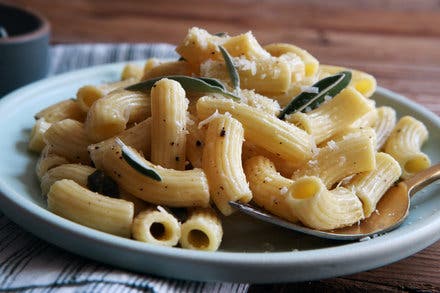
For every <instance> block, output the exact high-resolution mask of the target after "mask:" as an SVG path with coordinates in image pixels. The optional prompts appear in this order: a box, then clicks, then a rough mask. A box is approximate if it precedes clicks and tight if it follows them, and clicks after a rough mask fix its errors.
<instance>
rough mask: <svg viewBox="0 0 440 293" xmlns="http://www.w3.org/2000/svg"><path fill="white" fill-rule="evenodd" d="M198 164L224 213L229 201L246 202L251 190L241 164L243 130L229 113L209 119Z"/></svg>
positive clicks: (228, 213) (228, 207) (212, 194)
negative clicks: (200, 160)
mask: <svg viewBox="0 0 440 293" xmlns="http://www.w3.org/2000/svg"><path fill="white" fill-rule="evenodd" d="M205 140H206V142H205V147H204V149H203V156H202V167H203V170H204V171H205V173H206V176H207V178H208V181H209V190H210V194H211V198H212V200H213V201H214V203H215V205H216V206H217V208H218V209H219V210H220V211H221V212H222V213H223V214H224V215H230V214H232V212H233V211H234V210H233V208H232V207H231V206H230V205H229V201H240V202H244V203H247V202H249V201H250V200H251V199H252V193H251V191H250V189H249V186H248V183H247V182H246V176H245V174H244V171H243V167H242V165H241V148H242V145H243V140H244V130H243V127H242V126H241V123H240V122H238V121H237V120H236V119H234V118H232V117H231V116H230V115H218V116H217V117H215V118H214V119H212V120H211V121H210V122H209V127H208V130H207V131H206V138H205Z"/></svg>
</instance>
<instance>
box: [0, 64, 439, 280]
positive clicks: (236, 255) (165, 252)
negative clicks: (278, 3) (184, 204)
mask: <svg viewBox="0 0 440 293" xmlns="http://www.w3.org/2000/svg"><path fill="white" fill-rule="evenodd" d="M126 63H127V62H119V63H112V64H106V65H99V66H94V67H90V68H85V69H80V70H75V71H71V72H67V73H64V74H60V75H57V76H53V77H50V78H47V79H44V80H40V81H37V82H35V83H32V84H30V85H27V86H25V87H23V88H20V89H18V90H15V91H13V92H11V93H10V94H8V95H6V96H4V97H3V98H1V99H0V114H1V113H2V112H4V110H5V109H7V108H8V106H11V104H12V103H16V102H17V101H20V96H23V97H25V96H26V93H28V92H33V91H39V90H41V89H42V88H44V87H48V86H50V87H53V84H57V83H60V82H61V83H65V82H67V81H68V80H69V79H76V78H78V76H79V77H80V78H84V76H85V75H87V74H97V75H100V74H104V73H105V72H107V71H108V72H110V71H115V70H116V69H117V68H119V67H122V66H123V65H124V64H126ZM376 92H377V93H378V94H380V95H382V96H385V97H386V99H390V100H392V101H393V102H395V103H399V104H403V105H404V106H406V107H410V108H412V109H413V110H415V112H416V114H418V115H422V116H424V117H426V119H427V120H430V121H431V122H432V123H433V124H434V126H436V127H439V128H440V118H439V117H438V116H437V115H436V114H435V113H433V112H432V111H430V110H428V109H426V108H424V107H423V106H421V105H419V104H417V103H416V102H413V101H411V100H409V99H407V98H405V97H404V96H402V95H400V94H397V93H395V92H393V91H391V90H388V89H385V88H382V87H377V90H376ZM0 117H3V116H1V115H0ZM2 120H4V118H0V122H1V121H2ZM1 124H2V123H1ZM20 198H21V199H23V197H22V196H20V194H19V193H18V192H16V191H15V190H14V189H13V188H12V187H10V186H8V183H7V182H5V181H4V179H3V178H2V177H0V203H1V205H0V207H3V206H5V207H9V208H8V209H6V210H4V208H1V209H2V210H3V213H4V214H5V215H6V216H8V218H10V219H11V220H13V221H14V222H17V223H18V224H19V225H20V226H21V227H22V228H24V229H25V230H27V231H29V230H28V229H27V228H26V227H23V226H22V225H21V224H23V222H25V221H21V219H19V218H18V217H17V211H20V213H26V218H28V217H29V215H30V218H29V219H34V220H35V221H39V223H40V224H41V225H43V226H46V227H50V226H51V227H52V228H58V229H61V230H63V231H64V233H67V234H72V233H73V234H72V235H73V236H76V237H79V238H81V239H84V240H85V241H90V242H95V243H96V244H97V245H103V246H105V247H107V248H109V249H118V250H119V249H125V250H127V249H128V250H129V252H131V253H141V254H147V255H153V254H154V255H155V256H158V257H166V258H171V259H172V260H173V261H195V262H199V263H205V264H211V265H222V266H226V267H229V266H239V267H247V266H253V267H257V268H260V269H262V270H264V269H268V268H284V267H286V266H301V265H302V264H304V263H307V264H308V266H313V265H323V264H328V265H332V264H335V263H338V261H339V262H340V261H341V258H342V259H343V263H351V262H362V261H364V263H365V264H367V265H366V266H365V265H364V266H363V267H362V266H360V269H358V270H353V269H350V270H348V271H345V272H343V274H346V273H354V272H358V271H362V270H365V269H372V268H375V267H377V266H381V265H386V264H388V263H391V262H393V261H396V260H399V259H402V258H404V257H407V256H409V255H412V254H413V253H415V252H417V251H419V250H421V249H423V248H425V247H427V246H429V245H431V244H433V243H434V242H436V241H437V240H439V239H440V233H438V231H440V217H439V216H438V214H439V213H440V211H439V212H437V213H433V214H432V215H431V216H430V217H429V219H430V218H432V219H431V220H430V221H423V223H424V224H423V225H418V224H420V223H416V224H413V226H412V228H411V230H415V232H412V233H411V232H409V233H407V234H405V235H403V236H401V237H399V239H398V241H396V239H395V238H396V237H398V235H394V234H391V233H389V234H386V235H383V236H381V237H378V238H376V239H371V240H369V241H365V242H351V243H349V244H346V245H343V246H336V247H327V248H318V249H313V250H304V251H295V252H292V251H283V252H229V251H228V252H227V251H216V252H203V251H193V250H187V249H181V248H174V247H173V248H169V247H161V246H155V245H148V244H147V245H146V244H145V243H142V242H138V241H135V240H132V239H126V238H122V237H118V236H114V235H111V234H107V233H104V232H101V231H98V230H94V229H92V228H88V227H85V226H82V225H80V224H77V223H74V222H71V221H69V220H67V219H64V218H62V217H60V216H57V215H55V214H52V213H51V212H49V211H48V210H46V209H45V208H43V207H40V206H38V205H37V204H35V203H33V202H32V201H30V200H27V199H26V200H25V201H20ZM11 208H12V209H15V212H12V211H11V210H10V209H11ZM10 211H11V212H10ZM426 219H428V218H426ZM419 226H420V227H419ZM29 232H31V233H32V234H34V235H35V234H37V237H39V238H42V239H44V240H46V241H48V242H51V243H54V241H53V239H48V238H47V237H45V236H44V235H40V234H41V233H35V231H29ZM436 234H437V236H436V237H433V235H436ZM421 239H423V240H422V241H420V240H421ZM420 242H422V244H420ZM371 243H374V245H371ZM55 244H56V245H57V243H55ZM63 248H64V249H66V248H65V247H63ZM353 248H355V249H353ZM67 250H70V251H72V250H71V249H67ZM395 250H399V251H401V250H405V251H406V252H405V253H400V254H399V255H398V256H395V257H390V256H389V254H390V253H392V252H393V251H395ZM377 251H380V254H381V255H383V256H384V257H385V256H388V258H387V261H386V262H385V263H383V262H382V263H380V264H378V263H377V262H376V263H374V264H373V263H372V262H371V261H368V258H370V257H372V256H377ZM72 252H74V253H77V254H81V255H83V256H84V255H85V256H87V257H89V258H90V256H89V255H87V254H84V253H82V252H78V251H72ZM92 258H93V257H92ZM99 261H101V262H102V261H103V260H102V259H99ZM336 275H341V274H339V273H338V274H328V273H327V274H323V275H319V276H317V278H322V277H332V276H336ZM177 277H178V276H177ZM317 278H314V277H312V278H307V280H312V279H317ZM201 279H203V278H201ZM197 280H200V278H197ZM220 280H221V281H240V280H244V279H243V278H242V277H239V276H237V278H232V279H227V280H225V279H220ZM267 280H269V281H275V282H280V281H291V280H306V279H295V278H292V279H291V280H286V279H274V280H271V279H270V278H269V279H267V278H266V279H264V278H263V279H258V280H252V281H254V282H260V281H262V282H265V281H267Z"/></svg>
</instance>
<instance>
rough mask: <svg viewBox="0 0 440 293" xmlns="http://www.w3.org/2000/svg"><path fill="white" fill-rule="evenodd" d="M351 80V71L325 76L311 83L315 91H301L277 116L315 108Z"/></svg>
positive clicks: (281, 117) (337, 92)
mask: <svg viewBox="0 0 440 293" xmlns="http://www.w3.org/2000/svg"><path fill="white" fill-rule="evenodd" d="M350 81H351V72H350V71H342V72H340V73H338V74H335V75H332V76H329V77H326V78H323V79H321V80H320V81H318V82H317V83H315V84H314V85H312V88H317V89H318V90H317V93H311V92H304V91H303V92H302V93H300V94H299V95H298V96H296V97H295V98H293V99H292V101H291V102H290V103H289V105H287V106H286V107H285V108H284V109H283V110H282V111H281V113H280V114H279V115H278V118H280V119H281V120H284V119H285V118H286V115H289V114H293V113H295V112H298V111H301V112H305V111H306V109H310V110H313V109H316V108H318V107H319V105H321V104H322V103H323V102H324V101H325V100H326V97H331V98H333V97H334V96H336V95H337V94H339V93H340V92H341V91H342V90H343V89H344V88H346V87H347V85H348V84H349V83H350Z"/></svg>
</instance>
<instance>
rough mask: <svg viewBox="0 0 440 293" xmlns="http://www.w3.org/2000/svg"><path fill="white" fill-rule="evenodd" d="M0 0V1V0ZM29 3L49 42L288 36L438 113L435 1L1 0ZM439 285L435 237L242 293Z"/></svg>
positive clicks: (439, 45)
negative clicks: (342, 269)
mask: <svg viewBox="0 0 440 293" xmlns="http://www.w3.org/2000/svg"><path fill="white" fill-rule="evenodd" d="M0 1H1V0H0ZM3 2H6V3H11V4H12V3H13V4H15V5H21V6H25V7H29V8H33V9H36V10H38V11H40V12H41V13H43V14H44V15H46V16H47V18H48V19H49V20H50V22H51V23H52V30H53V35H52V42H53V43H78V42H166V43H172V44H177V43H178V42H179V41H180V40H181V39H182V37H183V36H184V35H185V33H186V31H187V29H188V28H189V27H191V26H199V27H203V28H206V29H207V30H208V31H211V32H224V31H225V32H229V33H230V34H235V33H240V32H244V31H248V30H252V31H253V33H254V35H255V36H256V37H257V39H258V40H260V42H261V43H263V44H266V43H270V42H280V41H282V42H289V43H294V44H296V45H299V46H301V47H304V48H306V49H307V50H308V51H309V52H311V53H312V54H313V55H314V56H316V57H317V58H318V59H319V60H320V61H321V62H322V63H327V64H339V65H345V66H349V67H354V68H358V69H362V70H365V71H367V72H369V73H371V74H373V75H374V76H375V77H376V78H377V81H378V84H379V85H380V86H383V87H387V88H389V89H392V90H394V91H396V92H398V93H401V94H403V95H405V96H407V97H408V98H410V99H412V100H414V101H417V102H418V103H420V104H422V105H424V106H425V107H426V108H428V109H430V110H431V111H433V112H435V113H436V114H437V115H439V114H440V102H439V100H440V2H439V1H438V0H420V1H417V0H414V1H403V0H372V1H363V0H355V1H350V0H342V1H321V0H311V1H306V0H299V1H288V0H271V1H264V0H260V1H257V0H241V1H232V0H230V1H225V0H217V1H202V0H199V1H197V0H186V1H181V2H180V1H170V0H161V1H144V0H125V1H106V0H99V1H98V0H96V1H85V0H75V1H65V0H54V1H49V0H6V1H5V0H3ZM294 289H302V290H305V289H307V290H310V291H314V290H316V291H322V290H323V289H327V290H330V289H338V290H344V291H352V290H355V289H358V290H359V289H362V290H363V289H369V290H381V291H396V290H403V291H413V290H422V291H423V290H426V291H440V242H437V243H436V244H434V245H432V246H431V247H428V248H426V249H425V250H423V251H421V252H419V253H417V254H416V255H414V256H412V257H409V258H407V259H404V260H402V261H399V262H397V263H394V264H391V265H388V266H385V267H382V268H378V269H375V270H371V271H367V272H363V273H358V274H354V275H349V276H344V277H340V278H333V279H327V280H321V281H315V282H306V283H297V284H276V285H270V284H268V285H252V286H251V288H250V290H251V291H252V292H260V291H261V292H267V291H269V292H278V291H282V292H283V291H284V292H288V291H289V292H290V291H291V290H294Z"/></svg>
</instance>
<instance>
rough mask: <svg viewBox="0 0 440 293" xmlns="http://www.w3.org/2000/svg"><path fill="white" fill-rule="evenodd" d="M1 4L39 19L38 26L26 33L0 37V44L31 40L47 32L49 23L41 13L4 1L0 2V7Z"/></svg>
mask: <svg viewBox="0 0 440 293" xmlns="http://www.w3.org/2000/svg"><path fill="white" fill-rule="evenodd" d="M1 6H3V7H8V8H12V9H16V10H18V11H24V12H26V13H28V14H30V15H32V16H34V17H35V18H36V19H38V20H39V21H40V26H38V28H37V29H35V30H32V31H30V32H27V33H24V34H20V35H15V36H11V37H7V38H0V44H14V43H22V42H27V41H32V40H35V39H38V38H39V37H41V36H45V35H48V34H49V32H50V23H49V21H48V20H47V18H46V17H44V16H43V15H41V14H40V13H39V12H37V11H34V10H32V9H29V8H25V7H18V6H14V5H9V4H4V3H0V7H1Z"/></svg>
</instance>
